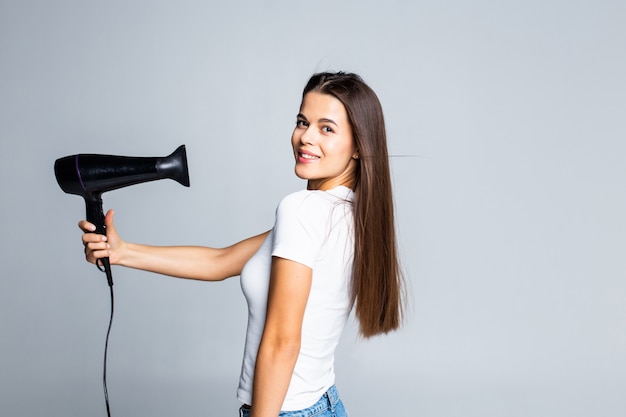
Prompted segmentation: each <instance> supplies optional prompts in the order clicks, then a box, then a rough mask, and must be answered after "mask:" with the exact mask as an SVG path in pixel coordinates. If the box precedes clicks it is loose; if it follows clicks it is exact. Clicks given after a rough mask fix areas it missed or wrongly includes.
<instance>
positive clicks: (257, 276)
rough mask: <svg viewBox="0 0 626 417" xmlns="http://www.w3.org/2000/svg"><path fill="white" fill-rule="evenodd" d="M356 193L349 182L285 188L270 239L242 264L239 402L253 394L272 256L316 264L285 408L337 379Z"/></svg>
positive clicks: (306, 402) (312, 399)
mask: <svg viewBox="0 0 626 417" xmlns="http://www.w3.org/2000/svg"><path fill="white" fill-rule="evenodd" d="M352 201H353V192H352V190H350V189H349V188H347V187H344V186H339V187H336V188H333V189H332V190H329V191H309V190H303V191H298V192H295V193H293V194H290V195H288V196H286V197H285V198H284V199H283V200H282V201H281V202H280V204H279V205H278V208H277V209H276V221H275V223H274V227H273V228H272V230H271V232H270V233H269V235H268V237H267V239H266V240H265V242H264V243H263V244H262V245H261V248H260V249H259V250H258V252H257V253H256V254H255V255H253V256H252V258H251V259H250V260H249V261H248V263H247V264H246V265H245V267H244V268H243V271H242V273H241V287H242V290H243V293H244V296H245V297H246V300H247V302H248V329H247V333H246V344H245V350H244V358H243V365H242V369H241V377H240V380H239V389H238V390H237V397H238V399H239V400H240V401H241V402H243V403H246V404H250V403H251V402H252V382H253V378H254V367H255V363H256V356H257V352H258V349H259V343H260V341H261V336H262V334H263V328H264V326H265V313H266V310H267V293H268V286H269V280H270V267H271V262H272V256H276V257H280V258H284V259H289V260H292V261H295V262H298V263H301V264H303V265H306V266H308V267H310V268H311V269H312V270H313V281H312V286H311V292H310V294H309V299H308V301H307V305H306V309H305V312H304V318H303V322H302V338H301V349H300V353H299V355H298V359H297V361H296V365H295V369H294V372H293V375H292V378H291V382H290V384H289V389H288V391H287V395H286V397H285V401H284V403H283V405H282V407H281V409H282V410H283V411H293V410H301V409H304V408H308V407H310V406H311V405H313V404H315V403H316V402H317V401H318V400H319V399H320V397H321V396H322V395H323V394H324V392H326V391H327V390H328V388H330V387H331V386H332V385H333V384H334V383H335V370H334V357H335V348H336V347H337V343H338V342H339V338H340V336H341V333H342V331H343V329H344V327H345V324H346V321H347V319H348V316H349V314H350V310H351V309H352V302H351V295H350V293H351V291H350V281H351V277H352V258H353V253H354V232H353V228H354V227H353V220H352Z"/></svg>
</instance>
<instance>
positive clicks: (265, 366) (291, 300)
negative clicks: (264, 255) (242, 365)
mask: <svg viewBox="0 0 626 417" xmlns="http://www.w3.org/2000/svg"><path fill="white" fill-rule="evenodd" d="M312 275H313V271H312V270H311V268H309V267H307V266H305V265H303V264H300V263H297V262H294V261H290V260H287V259H283V258H277V257H274V258H272V271H271V277H270V286H269V294H268V302H267V317H266V319H265V329H264V331H263V337H262V338H261V345H260V346H259V352H258V354H257V360H256V368H255V371H254V383H253V393H252V404H251V405H252V413H251V416H252V417H277V416H278V414H279V413H280V408H281V406H282V404H283V401H284V400H285V395H286V394H287V389H288V387H289V382H290V381H291V375H292V373H293V370H294V367H295V364H296V360H297V359H298V354H299V353H300V340H301V333H302V321H303V319H304V310H305V307H306V304H307V300H308V298H309V293H310V291H311V281H312Z"/></svg>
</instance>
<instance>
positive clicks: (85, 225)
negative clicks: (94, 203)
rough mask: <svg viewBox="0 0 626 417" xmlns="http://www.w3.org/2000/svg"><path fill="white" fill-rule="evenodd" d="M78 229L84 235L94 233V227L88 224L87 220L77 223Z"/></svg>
mask: <svg viewBox="0 0 626 417" xmlns="http://www.w3.org/2000/svg"><path fill="white" fill-rule="evenodd" d="M78 227H79V228H80V230H82V231H83V232H85V233H88V232H95V230H96V226H95V225H94V224H92V223H89V222H88V221H87V220H81V221H79V222H78Z"/></svg>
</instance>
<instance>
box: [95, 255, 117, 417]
mask: <svg viewBox="0 0 626 417" xmlns="http://www.w3.org/2000/svg"><path fill="white" fill-rule="evenodd" d="M100 263H101V259H98V261H97V262H96V266H97V267H98V269H99V270H100V271H102V272H104V273H106V276H107V281H108V283H109V290H110V293H111V316H110V317H109V327H108V329H107V335H106V339H105V341H104V365H103V367H102V385H103V388H104V402H105V404H106V408H107V417H111V407H110V405H109V389H108V388H107V356H108V352H109V335H110V334H111V326H112V325H113V311H114V306H115V302H114V297H113V275H112V273H111V266H110V265H109V264H108V262H106V263H105V264H104V266H103V267H102V266H100Z"/></svg>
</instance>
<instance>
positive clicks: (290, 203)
mask: <svg viewBox="0 0 626 417" xmlns="http://www.w3.org/2000/svg"><path fill="white" fill-rule="evenodd" d="M325 203H326V201H324V199H323V198H320V197H319V196H318V195H316V193H315V192H311V191H306V190H304V191H300V192H297V193H293V194H290V195H288V196H286V197H285V198H283V200H282V201H281V202H280V203H279V205H278V208H277V209H276V222H275V224H274V242H273V247H272V256H277V257H280V258H284V259H289V260H291V261H295V262H298V263H301V264H303V265H306V266H308V267H309V268H313V265H314V263H315V259H316V258H317V255H318V253H319V251H320V248H321V246H322V243H323V240H324V236H325V233H328V230H327V227H326V222H327V221H328V208H327V204H325Z"/></svg>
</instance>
